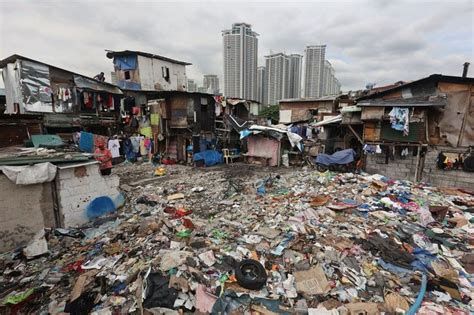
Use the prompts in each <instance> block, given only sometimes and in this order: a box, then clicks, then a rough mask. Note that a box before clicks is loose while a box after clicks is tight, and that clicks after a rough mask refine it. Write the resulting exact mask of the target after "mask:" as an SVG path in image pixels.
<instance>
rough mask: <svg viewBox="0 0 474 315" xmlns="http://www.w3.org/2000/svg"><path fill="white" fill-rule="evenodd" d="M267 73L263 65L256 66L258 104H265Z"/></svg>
mask: <svg viewBox="0 0 474 315" xmlns="http://www.w3.org/2000/svg"><path fill="white" fill-rule="evenodd" d="M266 80H267V74H266V69H265V67H258V68H257V99H256V101H257V102H259V103H260V104H267V95H266V90H267V82H266Z"/></svg>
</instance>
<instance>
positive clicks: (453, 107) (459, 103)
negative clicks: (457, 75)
mask: <svg viewBox="0 0 474 315" xmlns="http://www.w3.org/2000/svg"><path fill="white" fill-rule="evenodd" d="M469 94H470V93H469V91H457V92H451V93H448V106H446V107H445V108H444V109H441V110H440V115H439V123H438V127H439V129H440V135H441V137H442V138H445V139H446V142H447V143H448V144H450V145H452V146H454V147H456V146H457V145H458V141H459V136H460V134H461V126H462V122H463V119H464V113H466V111H467V107H468V101H469ZM471 121H472V120H471ZM466 125H467V124H466ZM465 131H467V137H466V139H467V141H469V139H471V141H473V140H474V133H472V129H469V128H467V129H466V127H465Z"/></svg>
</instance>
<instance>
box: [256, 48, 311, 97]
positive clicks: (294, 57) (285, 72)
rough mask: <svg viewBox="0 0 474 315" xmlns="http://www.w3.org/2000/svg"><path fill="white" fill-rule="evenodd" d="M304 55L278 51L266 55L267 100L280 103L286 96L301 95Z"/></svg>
mask: <svg viewBox="0 0 474 315" xmlns="http://www.w3.org/2000/svg"><path fill="white" fill-rule="evenodd" d="M302 59H303V56H301V55H298V54H291V55H286V54H284V53H277V54H271V55H268V56H265V64H266V67H265V74H266V84H265V85H266V91H265V95H266V101H267V103H268V104H270V105H274V104H278V101H279V100H281V99H285V98H300V97H301V71H302Z"/></svg>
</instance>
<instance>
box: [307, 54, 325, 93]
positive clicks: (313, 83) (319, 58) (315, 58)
mask: <svg viewBox="0 0 474 315" xmlns="http://www.w3.org/2000/svg"><path fill="white" fill-rule="evenodd" d="M325 58H326V45H313V46H306V49H305V67H304V68H305V73H304V96H305V97H320V96H321V95H323V92H324V91H323V88H324V83H323V81H324V80H323V76H324V61H325Z"/></svg>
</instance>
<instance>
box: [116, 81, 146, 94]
mask: <svg viewBox="0 0 474 315" xmlns="http://www.w3.org/2000/svg"><path fill="white" fill-rule="evenodd" d="M117 85H118V87H119V88H121V89H124V90H133V91H139V90H141V89H142V85H141V84H140V83H135V82H130V81H124V80H120V81H118V82H117Z"/></svg>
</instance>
